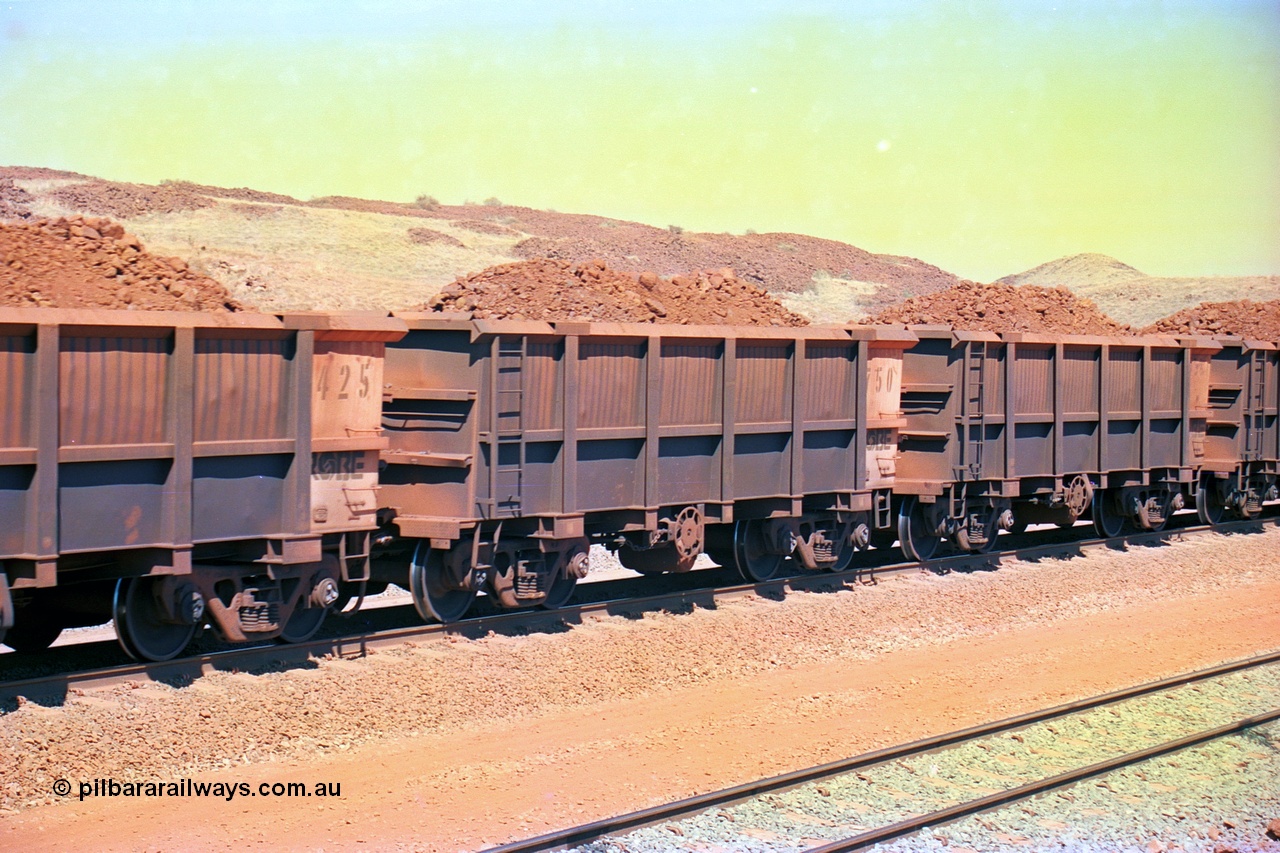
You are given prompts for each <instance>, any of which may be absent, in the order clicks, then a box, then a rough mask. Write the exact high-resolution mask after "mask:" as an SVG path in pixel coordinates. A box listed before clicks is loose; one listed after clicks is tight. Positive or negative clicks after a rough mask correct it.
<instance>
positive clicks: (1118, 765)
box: [805, 709, 1280, 853]
mask: <svg viewBox="0 0 1280 853" xmlns="http://www.w3.org/2000/svg"><path fill="white" fill-rule="evenodd" d="M1276 720H1280V709H1276V710H1273V711H1268V712H1267V713H1265V714H1256V715H1254V716H1251V717H1245V718H1243V719H1240V720H1237V721H1236V722H1234V723H1228V724H1226V725H1224V726H1218V727H1217V728H1213V729H1206V730H1205V731H1202V732H1198V733H1196V734H1193V735H1187V736H1186V737H1182V738H1178V739H1177V740H1171V741H1168V742H1166V743H1162V744H1159V745H1158V746H1152V747H1148V748H1147V749H1142V750H1138V751H1137V752H1130V753H1128V754H1126V755H1120V756H1117V757H1115V758H1109V759H1107V760H1106V761H1099V762H1098V763H1096V764H1090V765H1089V766H1088V767H1081V768H1079V769H1078V770H1069V771H1067V772H1066V773H1060V774H1058V775H1057V776H1051V777H1049V778H1047V779H1041V780H1040V781H1038V782H1028V783H1027V784H1025V785H1019V786H1018V787H1016V788H1010V789H1008V790H1006V791H1000V792H998V793H995V794H989V795H987V796H985V797H980V798H978V799H975V800H970V801H968V802H966V803H959V804H957V805H954V806H949V807H947V808H945V809H938V810H937V811H934V812H929V813H928V814H923V815H917V816H916V817H911V818H907V819H906V820H902V821H898V822H897V823H894V824H890V825H888V826H883V827H880V828H878V829H871V830H868V831H866V832H861V833H859V834H857V835H854V836H850V837H849V838H846V839H842V840H840V841H833V842H831V843H830V844H822V845H819V846H817V847H810V848H809V849H808V850H806V851H805V853H846V851H850V850H862V849H864V848H867V847H870V846H872V845H873V844H879V843H881V842H884V841H892V840H893V839H895V838H901V837H902V836H904V835H912V834H914V833H917V832H919V831H921V830H922V829H926V828H929V827H933V826H939V825H942V824H947V823H951V822H953V821H957V820H960V819H961V818H965V817H969V816H971V815H975V814H981V813H982V812H989V811H993V810H995V809H999V808H1004V807H1005V806H1008V805H1011V804H1013V803H1017V802H1021V801H1022V800H1026V799H1030V798H1031V797H1034V796H1037V795H1039V794H1043V793H1046V792H1048V791H1052V790H1054V789H1056V788H1065V787H1066V786H1068V785H1074V784H1076V783H1078V782H1082V781H1084V780H1085V779H1091V778H1093V777H1094V776H1101V775H1103V774H1105V773H1113V772H1115V771H1116V770H1122V769H1124V768H1126V767H1131V766H1133V765H1134V764H1140V763H1142V762H1143V761H1149V760H1150V759H1152V758H1159V757H1160V756H1162V755H1169V754H1170V753H1174V752H1178V751H1179V750H1183V749H1189V748H1190V747H1193V746H1199V745H1200V744H1202V743H1208V742H1209V741H1214V740H1218V739H1219V738H1223V737H1228V736H1230V735H1234V734H1239V733H1240V732H1243V731H1245V730H1247V729H1251V728H1255V727H1256V726H1262V725H1266V724H1267V723H1271V722H1275V721H1276Z"/></svg>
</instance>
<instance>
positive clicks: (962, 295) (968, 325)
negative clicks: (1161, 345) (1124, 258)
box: [868, 282, 1132, 335]
mask: <svg viewBox="0 0 1280 853" xmlns="http://www.w3.org/2000/svg"><path fill="white" fill-rule="evenodd" d="M868 322H869V323H871V324H873V325H880V324H887V323H906V324H908V325H911V324H917V323H920V324H925V323H942V324H946V325H950V326H954V327H955V328H957V329H968V330H972V331H990V332H1011V331H1018V332H1046V333H1054V334H1071V335H1127V334H1132V330H1131V329H1130V328H1129V327H1128V326H1126V325H1124V324H1121V323H1117V322H1116V321H1115V320H1112V319H1111V318H1110V317H1108V316H1107V315H1106V314H1104V313H1102V311H1100V310H1099V309H1098V306H1097V305H1095V304H1094V303H1093V302H1092V301H1090V300H1088V299H1079V298H1077V297H1076V296H1075V295H1074V294H1073V293H1072V292H1071V291H1070V290H1067V289H1066V288H1065V287H1037V286H1035V285H1030V284H1026V285H1022V286H1019V287H1014V286H1012V285H1008V284H998V283H997V284H974V283H972V282H964V283H962V284H958V285H956V286H955V287H950V288H948V289H946V290H942V291H939V292H937V293H931V294H927V295H925V296H917V297H913V298H911V299H908V300H907V301H906V302H904V303H902V304H901V305H897V306H894V307H892V308H888V309H886V310H884V311H881V312H880V313H879V314H877V315H875V316H874V317H872V318H871V319H870V320H868Z"/></svg>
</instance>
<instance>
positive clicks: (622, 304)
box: [426, 258, 806, 326]
mask: <svg viewBox="0 0 1280 853" xmlns="http://www.w3.org/2000/svg"><path fill="white" fill-rule="evenodd" d="M426 307H427V308H429V309H432V310H436V311H462V312H466V313H470V314H471V315H472V316H473V317H475V318H477V319H513V320H570V319H573V320H590V321H595V322H613V323H682V324H695V325H703V324H707V325H720V324H728V325H739V326H770V325H772V326H803V325H806V321H805V320H804V318H802V317H800V316H799V315H796V314H793V313H791V312H790V311H788V310H786V309H785V308H783V307H782V305H781V303H779V302H778V300H777V299H775V298H773V297H772V296H771V295H769V294H768V293H767V292H765V291H764V290H762V289H761V288H759V287H757V286H756V285H754V284H752V283H750V282H746V281H742V280H741V279H739V278H738V276H737V275H735V274H734V271H733V270H731V269H728V268H725V269H719V270H697V271H695V272H692V273H689V274H688V275H677V276H673V277H672V278H670V279H664V278H661V277H659V276H658V275H657V274H656V273H653V272H644V273H640V274H638V275H637V274H634V273H625V272H619V271H617V270H614V269H611V268H610V267H609V266H608V265H606V264H605V262H604V261H602V260H594V261H590V262H588V263H583V264H571V263H570V262H569V261H565V260H555V259H550V258H538V259H535V260H531V261H520V262H518V263H513V264H503V265H501V266H496V267H490V268H489V269H487V270H483V271H481V272H478V273H473V274H472V275H469V276H466V277H465V278H459V279H458V280H457V281H455V282H453V283H452V284H449V285H447V286H446V287H445V288H444V289H443V290H442V291H440V293H439V294H437V295H436V296H435V297H434V298H433V299H432V300H431V301H430V302H429V303H427V306H426Z"/></svg>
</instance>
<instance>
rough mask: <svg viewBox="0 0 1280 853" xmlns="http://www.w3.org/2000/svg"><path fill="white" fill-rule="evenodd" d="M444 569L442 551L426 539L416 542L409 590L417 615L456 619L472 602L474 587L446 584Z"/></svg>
mask: <svg viewBox="0 0 1280 853" xmlns="http://www.w3.org/2000/svg"><path fill="white" fill-rule="evenodd" d="M446 571H447V570H446V569H445V565H444V554H443V553H442V552H441V551H438V550H436V549H435V548H432V547H431V545H430V543H428V542H419V543H418V547H417V548H415V549H414V551H413V562H412V564H410V566H409V592H410V594H411V595H412V596H413V606H414V607H416V608H417V609H418V615H419V616H421V617H422V618H423V619H426V620H427V621H431V620H435V621H436V622H457V621H458V620H459V619H461V618H462V617H463V616H465V615H466V613H467V611H468V610H470V609H471V602H473V601H475V598H476V591H475V590H473V589H453V588H452V587H450V586H448V585H447V584H446Z"/></svg>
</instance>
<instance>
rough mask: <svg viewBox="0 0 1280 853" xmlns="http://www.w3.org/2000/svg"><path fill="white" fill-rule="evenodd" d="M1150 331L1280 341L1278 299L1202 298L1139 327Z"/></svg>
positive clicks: (1145, 331)
mask: <svg viewBox="0 0 1280 853" xmlns="http://www.w3.org/2000/svg"><path fill="white" fill-rule="evenodd" d="M1142 331H1143V333H1144V334H1152V335H1239V336H1241V337H1245V338H1258V339H1261V340H1267V341H1280V299H1273V300H1271V301H1269V302H1251V301H1250V300H1248V299H1241V300H1235V301H1231V302H1201V303H1200V304H1199V305H1196V306H1194V307H1192V308H1184V309H1182V310H1181V311H1179V312H1178V313H1176V314H1173V315H1171V316H1169V317H1165V318H1164V319H1163V320H1157V321H1156V322H1155V323H1152V324H1151V325H1150V326H1148V327H1146V328H1145V329H1143V330H1142Z"/></svg>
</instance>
